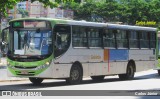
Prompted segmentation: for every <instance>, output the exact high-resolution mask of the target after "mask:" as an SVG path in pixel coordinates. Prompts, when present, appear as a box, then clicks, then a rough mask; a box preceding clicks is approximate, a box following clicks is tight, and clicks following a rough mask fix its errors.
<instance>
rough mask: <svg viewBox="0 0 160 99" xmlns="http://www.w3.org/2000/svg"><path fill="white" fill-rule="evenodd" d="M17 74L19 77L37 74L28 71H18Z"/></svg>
mask: <svg viewBox="0 0 160 99" xmlns="http://www.w3.org/2000/svg"><path fill="white" fill-rule="evenodd" d="M16 74H17V75H19V76H34V75H35V72H28V71H26V72H25V73H24V72H22V71H16Z"/></svg>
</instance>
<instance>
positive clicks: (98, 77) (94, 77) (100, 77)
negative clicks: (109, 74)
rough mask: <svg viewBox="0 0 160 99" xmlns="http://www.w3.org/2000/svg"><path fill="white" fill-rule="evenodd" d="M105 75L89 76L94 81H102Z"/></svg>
mask: <svg viewBox="0 0 160 99" xmlns="http://www.w3.org/2000/svg"><path fill="white" fill-rule="evenodd" d="M104 77H105V76H91V78H92V80H94V81H102V80H103V79H104Z"/></svg>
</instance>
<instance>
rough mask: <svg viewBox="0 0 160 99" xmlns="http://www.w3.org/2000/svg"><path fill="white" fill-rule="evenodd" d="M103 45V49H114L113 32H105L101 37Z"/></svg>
mask: <svg viewBox="0 0 160 99" xmlns="http://www.w3.org/2000/svg"><path fill="white" fill-rule="evenodd" d="M103 44H104V47H111V48H115V35H114V33H113V30H105V32H104V35H103Z"/></svg>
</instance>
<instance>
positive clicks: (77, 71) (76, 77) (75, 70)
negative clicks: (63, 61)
mask: <svg viewBox="0 0 160 99" xmlns="http://www.w3.org/2000/svg"><path fill="white" fill-rule="evenodd" d="M82 76H83V73H82V69H81V68H80V66H79V65H78V64H73V66H72V68H71V70H70V77H69V78H67V79H66V83H67V84H79V83H80V82H81V81H82Z"/></svg>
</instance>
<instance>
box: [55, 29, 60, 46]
mask: <svg viewBox="0 0 160 99" xmlns="http://www.w3.org/2000/svg"><path fill="white" fill-rule="evenodd" d="M55 45H56V48H58V49H62V38H61V35H60V34H59V33H58V32H57V33H56V44H55Z"/></svg>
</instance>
